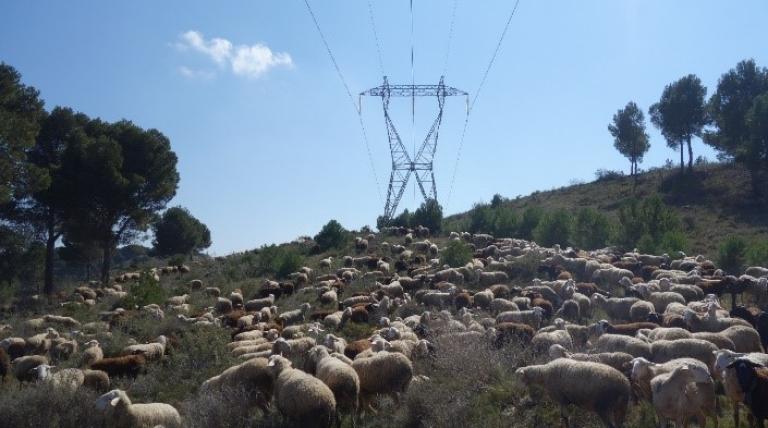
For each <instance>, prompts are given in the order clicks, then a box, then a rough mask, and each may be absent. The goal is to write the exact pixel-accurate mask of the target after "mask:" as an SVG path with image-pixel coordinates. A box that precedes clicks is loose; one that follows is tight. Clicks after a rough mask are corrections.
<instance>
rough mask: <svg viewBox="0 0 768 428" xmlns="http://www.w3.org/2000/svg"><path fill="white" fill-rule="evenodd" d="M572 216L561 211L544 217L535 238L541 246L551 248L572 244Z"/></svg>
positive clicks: (537, 227)
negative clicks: (557, 245)
mask: <svg viewBox="0 0 768 428" xmlns="http://www.w3.org/2000/svg"><path fill="white" fill-rule="evenodd" d="M570 234H571V216H570V214H568V212H567V211H565V210H563V209H559V210H556V211H553V212H550V213H547V214H546V215H544V217H542V219H541V221H540V222H539V224H538V226H536V229H534V230H533V237H534V239H535V240H536V242H537V243H538V244H539V245H543V246H545V247H551V246H552V245H555V244H560V245H562V246H567V245H569V244H570Z"/></svg>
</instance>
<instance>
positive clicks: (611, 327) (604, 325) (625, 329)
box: [597, 320, 659, 337]
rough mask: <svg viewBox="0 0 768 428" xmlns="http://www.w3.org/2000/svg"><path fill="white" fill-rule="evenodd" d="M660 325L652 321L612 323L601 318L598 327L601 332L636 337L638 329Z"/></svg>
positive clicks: (653, 327) (651, 328)
mask: <svg viewBox="0 0 768 428" xmlns="http://www.w3.org/2000/svg"><path fill="white" fill-rule="evenodd" d="M658 326H659V325H658V324H655V323H652V322H632V323H627V324H611V323H609V322H608V321H606V320H600V321H598V323H597V329H598V331H600V334H603V333H609V334H623V335H625V336H632V337H634V336H635V335H636V334H637V331H638V330H642V329H650V330H653V329H655V328H657V327H658Z"/></svg>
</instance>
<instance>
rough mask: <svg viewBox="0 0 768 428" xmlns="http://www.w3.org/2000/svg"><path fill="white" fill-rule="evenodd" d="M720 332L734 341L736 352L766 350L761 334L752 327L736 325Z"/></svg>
mask: <svg viewBox="0 0 768 428" xmlns="http://www.w3.org/2000/svg"><path fill="white" fill-rule="evenodd" d="M720 334H722V335H723V336H725V337H727V338H729V339H731V340H732V341H733V344H734V346H735V347H736V349H735V351H736V352H765V349H763V345H762V344H761V343H760V342H761V341H760V334H759V333H758V332H757V330H755V329H754V328H752V327H747V326H743V325H735V326H733V327H728V328H726V329H725V330H722V331H721V332H720Z"/></svg>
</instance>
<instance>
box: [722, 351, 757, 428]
mask: <svg viewBox="0 0 768 428" xmlns="http://www.w3.org/2000/svg"><path fill="white" fill-rule="evenodd" d="M737 359H749V360H751V361H752V362H753V363H755V364H760V365H763V366H765V365H768V355H767V354H763V353H751V354H743V353H736V352H733V351H729V350H725V349H721V350H719V351H717V352H715V366H714V373H715V375H716V376H717V377H719V378H720V379H721V380H722V381H723V389H724V390H725V396H726V397H728V398H729V399H730V400H731V402H732V407H733V421H734V426H739V403H742V402H744V398H745V397H744V390H742V389H741V386H740V385H739V379H738V377H737V375H736V370H735V368H734V367H733V366H731V364H732V363H733V362H735V361H736V360H737Z"/></svg>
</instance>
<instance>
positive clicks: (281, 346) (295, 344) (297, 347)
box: [272, 337, 317, 358]
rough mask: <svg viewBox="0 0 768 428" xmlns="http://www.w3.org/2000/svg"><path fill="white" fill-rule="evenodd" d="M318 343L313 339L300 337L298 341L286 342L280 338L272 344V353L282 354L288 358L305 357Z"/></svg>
mask: <svg viewBox="0 0 768 428" xmlns="http://www.w3.org/2000/svg"><path fill="white" fill-rule="evenodd" d="M316 344H317V342H316V341H315V339H313V338H311V337H300V338H297V339H290V340H285V339H284V338H282V337H280V338H278V339H277V340H275V343H274V344H272V353H273V354H280V355H283V356H285V357H288V358H293V357H299V356H303V355H304V354H305V353H306V352H307V351H309V350H310V349H311V348H312V347H313V346H315V345H316Z"/></svg>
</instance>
